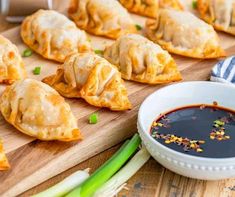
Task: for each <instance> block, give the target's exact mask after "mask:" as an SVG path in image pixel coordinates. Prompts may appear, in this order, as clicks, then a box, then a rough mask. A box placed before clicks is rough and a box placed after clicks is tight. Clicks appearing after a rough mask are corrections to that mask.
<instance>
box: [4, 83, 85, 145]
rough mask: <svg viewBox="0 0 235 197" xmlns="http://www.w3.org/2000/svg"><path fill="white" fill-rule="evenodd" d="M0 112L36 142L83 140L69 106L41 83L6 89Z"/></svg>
mask: <svg viewBox="0 0 235 197" xmlns="http://www.w3.org/2000/svg"><path fill="white" fill-rule="evenodd" d="M0 110H1V112H2V115H3V117H4V118H5V120H6V121H7V122H9V123H10V124H12V125H13V126H14V127H15V128H17V129H18V130H19V131H21V132H23V133H25V134H27V135H30V136H33V137H35V138H37V139H41V140H60V141H72V140H79V139H81V133H80V131H79V129H78V128H77V123H76V119H75V117H74V115H73V113H72V111H71V109H70V106H69V105H68V104H67V103H66V102H65V100H64V98H63V97H62V96H60V95H59V94H58V93H57V92H56V90H54V89H53V88H51V87H50V86H48V85H47V84H44V83H42V82H40V81H37V80H34V79H24V80H19V81H17V82H15V83H13V84H12V85H11V86H9V87H7V88H6V90H5V91H4V92H3V94H2V96H1V99H0Z"/></svg>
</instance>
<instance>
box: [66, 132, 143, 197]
mask: <svg viewBox="0 0 235 197" xmlns="http://www.w3.org/2000/svg"><path fill="white" fill-rule="evenodd" d="M140 143H141V140H140V137H139V135H138V134H135V135H134V136H133V137H132V139H131V140H130V141H129V140H128V141H126V142H125V143H124V145H123V146H122V147H121V148H120V149H119V150H118V151H117V152H116V153H115V154H114V155H113V156H112V157H111V158H110V159H109V160H108V161H106V162H105V163H104V164H103V165H102V166H101V167H100V168H99V169H98V170H96V171H95V172H94V173H93V174H92V175H91V176H90V177H89V178H88V179H87V180H86V181H85V182H83V183H82V184H81V185H80V186H79V187H77V188H76V189H74V190H73V191H72V192H70V193H69V194H68V195H66V197H78V196H79V197H87V196H92V194H94V192H95V191H96V190H97V189H98V188H100V187H101V186H102V185H103V184H104V183H105V182H107V181H108V180H109V179H110V178H111V177H112V176H113V175H114V174H115V173H116V172H117V171H118V170H119V169H120V168H121V167H122V166H123V165H124V164H125V163H126V162H127V160H128V159H129V158H130V157H131V156H132V155H133V154H134V153H135V152H136V150H137V148H138V146H139V145H140Z"/></svg>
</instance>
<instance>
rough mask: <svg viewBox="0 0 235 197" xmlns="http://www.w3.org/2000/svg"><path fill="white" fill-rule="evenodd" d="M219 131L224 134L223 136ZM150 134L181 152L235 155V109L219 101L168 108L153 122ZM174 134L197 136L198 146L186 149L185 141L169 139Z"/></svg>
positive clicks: (218, 155) (185, 137)
mask: <svg viewBox="0 0 235 197" xmlns="http://www.w3.org/2000/svg"><path fill="white" fill-rule="evenodd" d="M216 132H217V133H218V132H219V133H220V134H223V135H222V138H223V139H221V135H217V134H216ZM150 134H151V135H152V137H153V138H154V139H156V140H157V141H158V142H160V143H161V144H163V145H164V146H167V147H168V148H171V149H173V150H175V151H178V152H181V153H186V154H189V155H195V156H201V157H210V158H228V157H235V111H234V110H231V109H226V108H223V107H220V106H217V105H196V106H186V107H182V108H179V109H175V110H172V111H170V112H167V113H166V114H163V115H161V116H160V117H159V118H158V119H157V120H156V121H154V122H153V124H152V126H151V130H150ZM172 135H173V136H177V137H176V138H178V139H179V138H182V139H186V140H187V139H188V140H189V141H192V140H195V141H194V144H195V145H196V146H198V148H197V149H193V148H189V149H187V148H186V149H185V145H182V143H180V144H179V143H174V142H171V143H169V140H168V138H169V136H172ZM213 135H214V137H213ZM166 136H168V138H167V137H166ZM225 136H226V137H225ZM166 138H167V139H166ZM213 138H214V139H213ZM172 139H174V137H172ZM199 141H201V143H199ZM203 141H204V142H203ZM166 142H167V143H166ZM193 146H194V145H193Z"/></svg>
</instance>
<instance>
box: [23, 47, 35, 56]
mask: <svg viewBox="0 0 235 197" xmlns="http://www.w3.org/2000/svg"><path fill="white" fill-rule="evenodd" d="M32 54H33V51H32V50H31V49H25V50H24V52H23V54H22V56H23V57H29V56H31V55H32Z"/></svg>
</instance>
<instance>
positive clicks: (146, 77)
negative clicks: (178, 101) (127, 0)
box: [104, 34, 182, 84]
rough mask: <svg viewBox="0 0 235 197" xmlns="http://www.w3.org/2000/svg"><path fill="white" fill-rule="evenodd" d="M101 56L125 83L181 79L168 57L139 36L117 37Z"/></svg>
mask: <svg viewBox="0 0 235 197" xmlns="http://www.w3.org/2000/svg"><path fill="white" fill-rule="evenodd" d="M104 57H105V58H106V59H107V60H108V61H109V62H111V63H112V64H114V65H116V66H117V68H118V70H119V71H120V72H121V74H122V77H123V78H124V79H126V80H133V81H138V82H141V83H148V84H160V83H168V82H172V81H179V80H181V79H182V78H181V75H180V72H179V71H178V69H177V65H176V63H175V61H174V59H173V58H172V57H171V56H170V54H169V53H168V52H167V51H165V50H163V49H162V48H161V47H160V46H159V45H157V44H155V43H153V42H152V41H150V40H148V39H147V38H145V37H143V36H141V35H138V34H129V35H124V36H121V37H120V38H118V39H117V41H116V42H115V43H114V44H112V45H111V46H109V47H106V49H105V51H104Z"/></svg>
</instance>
